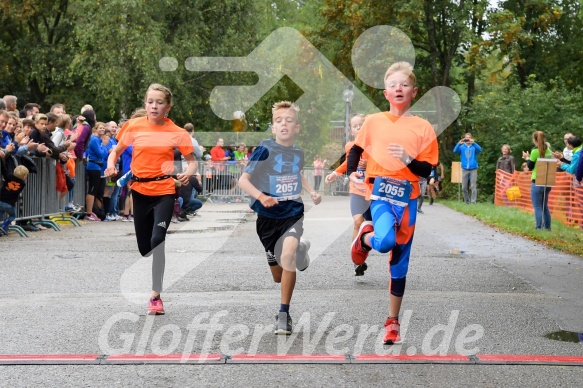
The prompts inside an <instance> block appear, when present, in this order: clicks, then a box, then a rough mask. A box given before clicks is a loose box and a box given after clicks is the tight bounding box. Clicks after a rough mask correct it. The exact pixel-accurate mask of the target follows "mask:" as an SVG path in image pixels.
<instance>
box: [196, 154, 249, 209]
mask: <svg viewBox="0 0 583 388" xmlns="http://www.w3.org/2000/svg"><path fill="white" fill-rule="evenodd" d="M244 169H245V165H244V164H241V163H215V162H200V163H199V172H200V175H201V177H202V188H203V192H202V196H203V197H205V198H206V199H207V201H210V202H245V201H247V200H248V198H249V197H248V196H247V194H245V192H243V190H241V188H240V187H239V185H238V184H237V182H238V181H239V178H240V177H241V174H242V173H243V170H244Z"/></svg>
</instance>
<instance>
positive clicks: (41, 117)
mask: <svg viewBox="0 0 583 388" xmlns="http://www.w3.org/2000/svg"><path fill="white" fill-rule="evenodd" d="M41 120H46V121H49V118H48V117H47V115H45V114H43V113H39V114H37V115H36V117H35V118H34V122H35V123H38V122H39V121H41Z"/></svg>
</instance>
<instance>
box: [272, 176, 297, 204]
mask: <svg viewBox="0 0 583 388" xmlns="http://www.w3.org/2000/svg"><path fill="white" fill-rule="evenodd" d="M301 192H302V181H301V176H300V174H290V175H270V176H269V194H271V196H273V197H274V198H275V199H277V200H278V201H280V202H281V201H290V200H294V199H298V198H300V194H301Z"/></svg>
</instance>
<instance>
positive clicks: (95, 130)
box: [91, 121, 105, 134]
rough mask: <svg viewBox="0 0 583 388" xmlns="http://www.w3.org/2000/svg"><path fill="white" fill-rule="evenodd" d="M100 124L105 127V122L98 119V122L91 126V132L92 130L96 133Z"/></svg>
mask: <svg viewBox="0 0 583 388" xmlns="http://www.w3.org/2000/svg"><path fill="white" fill-rule="evenodd" d="M100 125H103V128H105V123H103V122H101V121H98V122H96V123H95V126H94V127H93V129H92V130H91V132H93V133H95V134H97V128H98V127H99V126H100Z"/></svg>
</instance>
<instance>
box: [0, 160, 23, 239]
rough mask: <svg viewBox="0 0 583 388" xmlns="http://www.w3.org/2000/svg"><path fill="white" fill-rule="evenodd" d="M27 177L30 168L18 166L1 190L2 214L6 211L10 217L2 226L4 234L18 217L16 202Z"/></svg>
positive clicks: (0, 205)
mask: <svg viewBox="0 0 583 388" xmlns="http://www.w3.org/2000/svg"><path fill="white" fill-rule="evenodd" d="M27 177H28V169H27V168H26V167H24V166H16V168H15V169H14V172H13V173H12V174H11V175H9V176H8V177H7V178H6V180H5V181H4V184H3V185H2V189H1V190H0V215H2V214H3V213H4V212H6V213H8V217H7V218H6V219H5V220H4V222H3V223H2V226H1V227H0V232H1V233H3V234H6V235H7V234H8V226H9V225H10V224H11V223H12V221H13V220H14V219H15V218H16V202H17V201H18V196H19V195H20V193H21V192H22V190H24V187H25V186H26V182H25V181H26V178H27Z"/></svg>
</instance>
